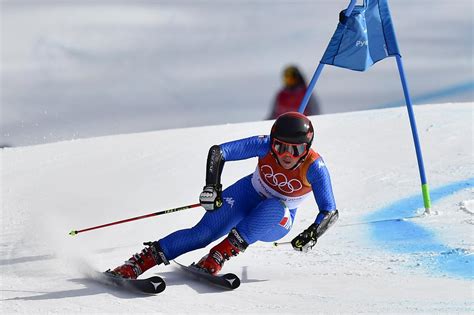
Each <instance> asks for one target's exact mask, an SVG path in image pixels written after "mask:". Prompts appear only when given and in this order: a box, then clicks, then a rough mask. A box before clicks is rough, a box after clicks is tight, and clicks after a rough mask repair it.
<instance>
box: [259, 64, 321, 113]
mask: <svg viewBox="0 0 474 315" xmlns="http://www.w3.org/2000/svg"><path fill="white" fill-rule="evenodd" d="M306 89H307V86H306V81H305V79H304V78H303V75H302V74H301V71H300V70H299V69H298V68H297V67H296V66H294V65H290V66H287V67H286V68H285V69H284V70H283V87H282V88H281V90H280V91H279V92H278V94H277V96H276V97H275V100H274V102H273V106H272V112H271V114H270V116H269V117H268V119H276V118H277V117H278V116H280V115H281V114H283V113H287V112H297V111H298V108H299V107H300V104H301V101H302V100H303V98H304V95H305V93H306ZM304 114H305V115H306V116H311V115H319V114H321V111H320V108H319V104H318V103H317V102H316V99H315V97H314V96H311V97H310V99H309V102H308V105H307V106H306V109H305V111H304Z"/></svg>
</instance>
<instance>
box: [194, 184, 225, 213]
mask: <svg viewBox="0 0 474 315" xmlns="http://www.w3.org/2000/svg"><path fill="white" fill-rule="evenodd" d="M199 202H200V203H201V206H202V207H203V208H204V209H206V210H207V211H214V210H216V209H217V208H220V207H221V206H222V185H220V184H217V185H206V186H204V188H203V190H202V193H201V194H200V195H199Z"/></svg>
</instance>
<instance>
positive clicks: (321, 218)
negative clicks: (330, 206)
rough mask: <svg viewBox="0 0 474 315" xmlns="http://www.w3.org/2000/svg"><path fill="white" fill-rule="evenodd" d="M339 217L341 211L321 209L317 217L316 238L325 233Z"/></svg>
mask: <svg viewBox="0 0 474 315" xmlns="http://www.w3.org/2000/svg"><path fill="white" fill-rule="evenodd" d="M338 218H339V212H338V211H337V210H335V211H321V212H319V214H318V216H317V217H316V222H315V223H314V224H315V225H316V226H315V227H316V238H319V237H320V236H321V235H323V234H324V233H325V232H326V230H327V229H329V228H330V227H331V225H333V224H334V223H335V222H336V221H337V219H338Z"/></svg>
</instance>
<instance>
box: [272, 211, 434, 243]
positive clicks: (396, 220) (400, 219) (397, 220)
mask: <svg viewBox="0 0 474 315" xmlns="http://www.w3.org/2000/svg"><path fill="white" fill-rule="evenodd" d="M424 216H426V215H425V214H424V213H423V214H420V215H414V216H410V217H404V218H394V219H382V220H373V221H366V222H357V223H348V224H343V225H338V226H336V227H338V228H339V227H346V226H354V225H363V224H374V223H382V222H390V221H394V222H400V221H407V220H410V219H418V218H422V217H424ZM281 245H291V242H273V246H275V247H278V246H281Z"/></svg>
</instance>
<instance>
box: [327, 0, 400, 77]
mask: <svg viewBox="0 0 474 315" xmlns="http://www.w3.org/2000/svg"><path fill="white" fill-rule="evenodd" d="M345 11H346V10H344V11H342V12H341V14H340V18H339V24H338V25H337V29H336V31H335V32H334V35H333V36H332V38H331V41H330V42H329V45H328V47H327V48H326V51H325V53H324V55H323V58H322V59H321V63H323V64H328V65H333V66H337V67H342V68H346V69H351V70H356V71H365V70H367V69H368V68H369V67H370V66H372V65H373V64H374V63H376V62H377V61H380V60H382V59H384V58H386V57H389V56H397V55H398V56H401V55H400V51H399V49H398V44H397V40H396V37H395V30H394V28H393V25H392V18H391V16H390V10H389V8H388V3H387V0H364V4H363V5H357V6H355V7H354V10H353V11H352V13H351V14H350V15H349V16H347V17H346V16H345Z"/></svg>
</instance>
